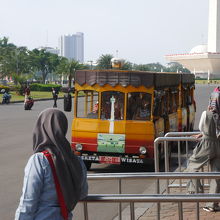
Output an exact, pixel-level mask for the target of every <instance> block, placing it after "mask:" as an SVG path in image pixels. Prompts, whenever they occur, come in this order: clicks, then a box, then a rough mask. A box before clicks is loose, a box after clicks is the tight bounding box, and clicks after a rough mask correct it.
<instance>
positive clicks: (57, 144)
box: [33, 109, 83, 212]
mask: <svg viewBox="0 0 220 220" xmlns="http://www.w3.org/2000/svg"><path fill="white" fill-rule="evenodd" d="M67 129H68V122H67V118H66V116H65V114H64V113H63V112H62V111H59V110H57V109H46V110H44V111H42V112H41V113H40V115H39V117H38V119H37V122H36V125H35V128H34V131H33V150H34V153H37V152H42V151H44V150H48V151H49V152H50V153H51V154H52V159H53V162H54V165H55V168H56V173H57V176H58V179H59V182H60V185H61V189H62V193H63V196H64V200H65V203H66V206H67V210H68V212H70V211H72V210H73V209H74V207H75V205H76V203H77V202H78V200H79V199H80V194H81V183H82V179H83V178H82V177H83V175H82V167H81V164H80V162H79V159H78V157H77V156H75V155H74V154H73V152H72V150H71V146H70V143H69V142H68V140H67V139H66V133H67Z"/></svg>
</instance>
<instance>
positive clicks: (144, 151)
mask: <svg viewBox="0 0 220 220" xmlns="http://www.w3.org/2000/svg"><path fill="white" fill-rule="evenodd" d="M139 152H140V154H146V153H147V149H146V147H140V148H139Z"/></svg>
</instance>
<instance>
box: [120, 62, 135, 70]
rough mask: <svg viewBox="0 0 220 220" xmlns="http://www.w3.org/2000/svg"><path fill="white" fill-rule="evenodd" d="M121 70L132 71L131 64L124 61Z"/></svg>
mask: <svg viewBox="0 0 220 220" xmlns="http://www.w3.org/2000/svg"><path fill="white" fill-rule="evenodd" d="M120 69H121V70H132V69H133V64H132V63H131V62H129V61H126V62H125V63H124V64H123V65H122V67H121V68H120Z"/></svg>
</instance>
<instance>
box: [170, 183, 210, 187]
mask: <svg viewBox="0 0 220 220" xmlns="http://www.w3.org/2000/svg"><path fill="white" fill-rule="evenodd" d="M186 186H187V184H186V183H183V184H181V187H182V188H184V187H186ZM202 186H203V187H209V186H210V185H209V184H204V185H202ZM168 187H169V188H178V187H180V184H169V185H168Z"/></svg>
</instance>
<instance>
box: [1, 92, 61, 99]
mask: <svg viewBox="0 0 220 220" xmlns="http://www.w3.org/2000/svg"><path fill="white" fill-rule="evenodd" d="M10 94H11V101H23V100H24V96H20V95H17V94H16V93H15V92H14V91H12V92H10ZM63 95H64V93H63V92H59V95H58V97H63ZM31 96H32V97H33V99H35V100H36V99H44V98H45V99H46V98H52V93H51V92H40V91H31ZM1 100H2V94H0V101H1Z"/></svg>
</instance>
